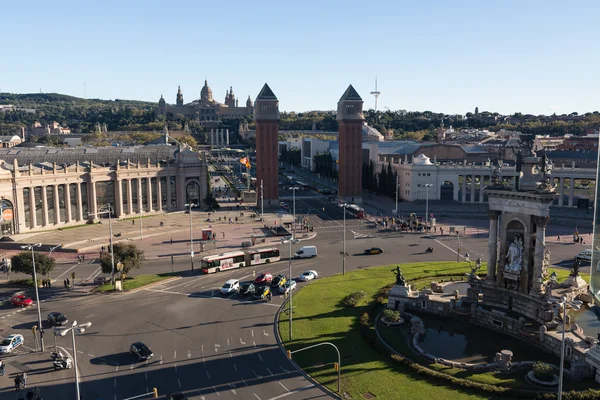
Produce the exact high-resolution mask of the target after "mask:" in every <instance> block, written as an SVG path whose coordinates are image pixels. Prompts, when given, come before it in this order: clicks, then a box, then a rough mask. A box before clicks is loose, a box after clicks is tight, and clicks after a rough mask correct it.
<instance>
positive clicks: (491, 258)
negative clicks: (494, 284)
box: [485, 211, 500, 281]
mask: <svg viewBox="0 0 600 400" xmlns="http://www.w3.org/2000/svg"><path fill="white" fill-rule="evenodd" d="M499 215H500V213H499V212H498V211H488V216H489V217H490V232H489V235H488V236H489V237H488V260H487V276H486V278H485V279H486V280H488V281H494V280H495V279H496V264H497V258H498V216H499Z"/></svg>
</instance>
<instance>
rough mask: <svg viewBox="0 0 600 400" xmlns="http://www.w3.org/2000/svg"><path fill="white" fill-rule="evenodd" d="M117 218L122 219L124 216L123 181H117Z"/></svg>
mask: <svg viewBox="0 0 600 400" xmlns="http://www.w3.org/2000/svg"><path fill="white" fill-rule="evenodd" d="M114 184H115V216H116V217H117V218H121V216H122V215H123V181H122V180H121V179H116V180H115V183H114Z"/></svg>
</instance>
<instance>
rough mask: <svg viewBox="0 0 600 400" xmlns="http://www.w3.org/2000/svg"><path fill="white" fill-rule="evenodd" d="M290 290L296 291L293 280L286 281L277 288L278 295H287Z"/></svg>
mask: <svg viewBox="0 0 600 400" xmlns="http://www.w3.org/2000/svg"><path fill="white" fill-rule="evenodd" d="M290 288H291V289H292V290H294V289H296V281H295V280H293V279H292V280H290V281H287V282H286V283H285V284H284V285H281V286H279V293H287V292H289V290H290Z"/></svg>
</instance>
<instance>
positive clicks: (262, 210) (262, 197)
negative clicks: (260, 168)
mask: <svg viewBox="0 0 600 400" xmlns="http://www.w3.org/2000/svg"><path fill="white" fill-rule="evenodd" d="M264 216H265V188H264V186H263V180H262V179H261V180H260V220H261V221H262V220H263V218H264Z"/></svg>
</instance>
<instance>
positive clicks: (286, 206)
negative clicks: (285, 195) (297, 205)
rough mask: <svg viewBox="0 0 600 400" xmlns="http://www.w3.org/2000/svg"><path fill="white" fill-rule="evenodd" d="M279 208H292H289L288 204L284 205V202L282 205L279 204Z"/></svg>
mask: <svg viewBox="0 0 600 400" xmlns="http://www.w3.org/2000/svg"><path fill="white" fill-rule="evenodd" d="M279 207H281V208H283V209H284V210H287V209H289V208H290V206H288V205H287V204H286V203H284V202H283V201H282V202H281V203H279Z"/></svg>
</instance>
